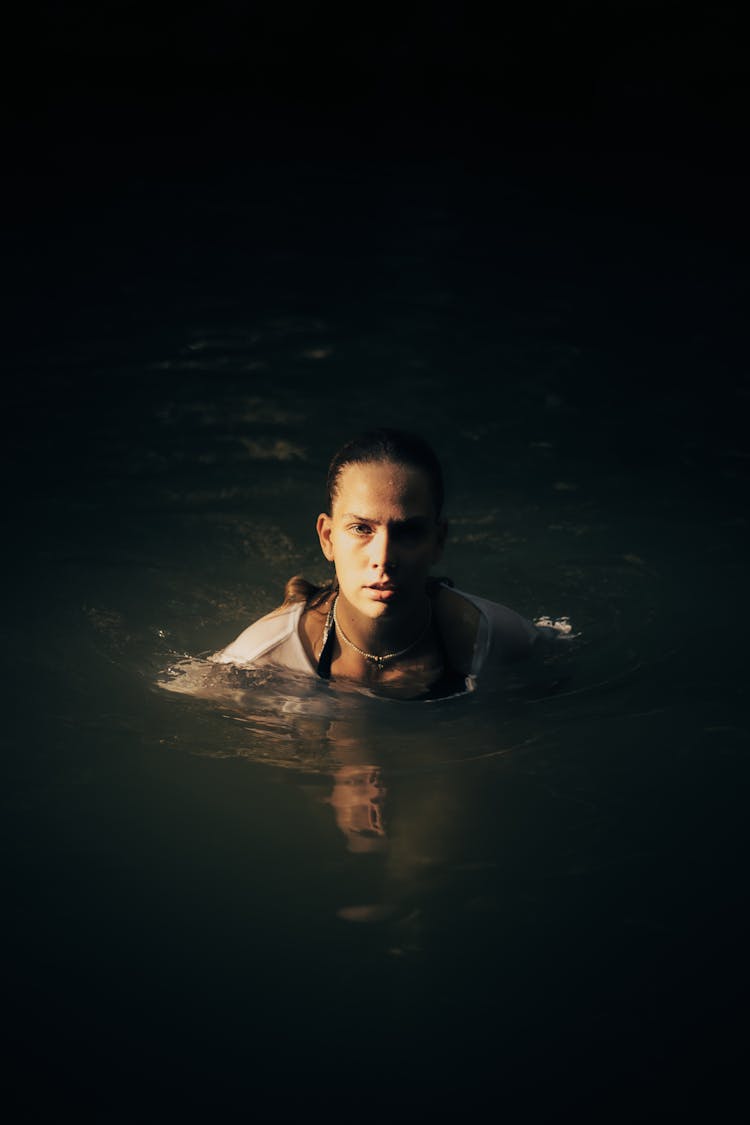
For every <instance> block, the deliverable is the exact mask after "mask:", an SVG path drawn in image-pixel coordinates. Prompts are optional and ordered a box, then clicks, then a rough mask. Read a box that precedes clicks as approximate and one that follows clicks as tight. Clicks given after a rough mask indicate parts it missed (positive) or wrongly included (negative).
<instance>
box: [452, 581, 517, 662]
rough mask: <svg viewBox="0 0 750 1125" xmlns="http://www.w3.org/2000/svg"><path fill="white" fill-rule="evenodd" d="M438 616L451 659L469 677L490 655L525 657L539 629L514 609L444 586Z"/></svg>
mask: <svg viewBox="0 0 750 1125" xmlns="http://www.w3.org/2000/svg"><path fill="white" fill-rule="evenodd" d="M438 614H439V622H440V627H441V630H442V633H443V637H444V641H445V644H446V647H447V649H448V652H449V654H450V656H451V659H452V660H453V661H454V662H456V663H457V664H458V667H459V668H460V670H461V671H466V672H467V674H468V673H469V672H472V673H474V674H476V673H477V672H478V671H479V670H480V668H481V667H482V666H483V665H484V664H485V662H486V661H487V659H488V658H489V656H490V654H493V655H495V656H501V657H502V658H504V659H511V660H512V659H517V658H519V657H522V656H525V655H526V654H527V653H529V652H530V651H531V648H532V646H533V644H534V641H535V640H536V635H537V630H536V628H535V626H534V625H533V624H532V623H531V622H530V621H528V620H527V619H526V618H525V617H522V616H521V614H520V613H517V612H516V611H515V610H514V609H510V608H509V607H508V606H505V605H501V604H500V603H499V602H493V601H490V600H489V599H488V598H481V597H478V596H477V595H476V594H470V593H467V592H466V591H465V590H457V589H455V588H454V587H449V586H442V587H441V589H440V593H439V600H438Z"/></svg>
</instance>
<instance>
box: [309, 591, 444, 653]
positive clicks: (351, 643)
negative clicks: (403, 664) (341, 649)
mask: <svg viewBox="0 0 750 1125" xmlns="http://www.w3.org/2000/svg"><path fill="white" fill-rule="evenodd" d="M338 600H339V598H338V594H337V595H336V597H335V599H334V602H333V608H332V610H331V616H332V618H333V624H334V625H335V626H336V629H337V630H338V633H339V636H340V637H341V640H342V641H343V642H344V644H347V645H349V648H353V649H354V651H355V652H358V653H359V655H360V656H363V657H364V658H365V660H369V661H370V663H371V664H374V665H375V666H376V667H377V669H378V671H379V672H382V671H383V668H384V667H385V664H386V661H388V660H395V659H396V657H397V656H405V655H406V653H407V652H411V650H412V649H413V648H416V647H417V645H418V644H419V642H420V641H421V640H423V639H424V638H425V637H426V636H427V631H428V629H429V628H430V625H431V624H432V603H431V602H428V603H427V624H426V625H425V627H424V629H423V630H422V632H421V633H420V634H419V636H418V637H417V639H416V640H415V641H412V642H411V644H410V645H407V646H406V648H400V649H399V650H398V652H384V653H383V655H382V656H378V655H377V653H374V652H365V650H364V649H363V648H359V647H358V646H357V645H355V643H354V641H350V640H349V638H348V637H347V635H346V633H345V632H344V630H343V629H342V628H341V626H340V625H339V622H338V618H337V617H336V602H338ZM326 624H327V623H326ZM328 632H329V629H326V630H325V636H324V640H323V647H325V642H326V640H327V639H328Z"/></svg>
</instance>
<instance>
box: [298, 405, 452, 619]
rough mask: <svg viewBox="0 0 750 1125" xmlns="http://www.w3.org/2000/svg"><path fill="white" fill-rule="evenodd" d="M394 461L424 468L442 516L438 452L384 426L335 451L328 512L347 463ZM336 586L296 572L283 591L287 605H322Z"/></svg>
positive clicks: (414, 436)
mask: <svg viewBox="0 0 750 1125" xmlns="http://www.w3.org/2000/svg"><path fill="white" fill-rule="evenodd" d="M388 461H392V462H394V463H395V464H397V465H409V466H411V467H412V468H414V469H421V470H422V472H423V473H425V475H426V476H427V479H428V481H429V482H430V490H431V492H432V497H433V500H434V501H435V518H436V519H439V518H440V514H441V512H442V510H443V502H444V499H445V489H444V485H443V470H442V468H441V467H440V462H439V461H438V459H437V455H436V453H435V451H434V449H433V448H432V446H430V445H428V443H427V442H426V441H425V440H424V439H423V438H421V437H418V436H417V434H412V433H409V432H407V431H406V430H393V429H388V428H384V427H381V428H379V429H376V430H367V431H366V432H365V433H362V434H359V435H358V436H357V437H354V438H352V439H351V440H350V441H347V442H346V443H345V444H344V445H342V446H341V448H340V449H339V450H338V451H337V452H336V453H334V455H333V457H332V458H331V463H330V465H329V466H328V474H327V476H326V504H327V507H326V511H327V512H328V513H329V514H330V513H331V511H332V510H333V503H334V501H335V499H336V496H337V493H338V490H339V481H340V478H341V473H342V471H343V470H344V469H345V468H346V466H347V465H372V464H379V463H385V462H388ZM336 588H337V580H336V577H335V575H334V578H333V580H332V581H331V582H328V583H326V584H325V585H323V586H316V585H315V584H314V583H313V582H308V580H307V579H306V578H303V577H302V576H301V575H299V574H296V575H295V576H294V577H293V578H290V579H289V581H288V582H287V584H286V588H285V590H284V602H283V605H284V606H289V605H293V604H294V603H295V602H301V601H304V602H306V604H307V606H308V608H310V609H315V608H316V607H317V606H319V605H322V603H323V602H324V601H325V600H326V598H327V597H328V596H329V594H331V593H333V591H334V590H335V589H336Z"/></svg>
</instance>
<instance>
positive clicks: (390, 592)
mask: <svg viewBox="0 0 750 1125" xmlns="http://www.w3.org/2000/svg"><path fill="white" fill-rule="evenodd" d="M365 590H367V591H368V592H369V593H370V594H371V595H372V597H373V598H375V599H376V600H377V601H381V602H386V601H389V600H390V599H391V598H392V597H393V596H394V595H395V593H396V588H395V586H365Z"/></svg>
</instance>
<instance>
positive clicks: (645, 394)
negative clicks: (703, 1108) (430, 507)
mask: <svg viewBox="0 0 750 1125" xmlns="http://www.w3.org/2000/svg"><path fill="white" fill-rule="evenodd" d="M105 155H106V154H105ZM173 155H174V154H172V156H173ZM149 156H150V158H151V159H152V160H153V166H152V168H151V170H150V172H149V171H148V170H144V169H139V167H137V166H134V164H133V163H132V161H131V163H130V164H128V163H127V162H128V160H129V159H130V157H129V154H128V153H125V155H124V156H122V157H121V159H122V161H123V165H127V169H126V171H127V174H122V175H121V174H119V173H120V171H121V169H120V166H119V165H118V162H117V158H116V154H115V155H113V154H112V153H110V154H109V163H108V162H107V160H106V159H103V160H102V161H101V162H96V163H94V162H93V161H89V162H87V163H84V164H83V165H81V164H80V163H79V164H76V163H75V161H74V162H73V163H72V165H71V166H72V167H73V168H76V169H77V171H76V172H75V173H71V177H72V179H71V181H70V182H69V183H68V182H66V181H65V179H64V177H63V176H62V175H61V173H60V170H59V168H58V170H57V181H56V185H57V186H56V190H57V193H58V194H57V195H56V196H55V199H54V200H52V201H48V206H47V207H46V209H44V211H43V212H42V214H43V215H44V218H43V219H39V218H36V219H33V218H31V217H29V216H28V215H27V216H26V219H25V220H24V222H25V225H24V222H22V223H21V226H20V227H19V228H17V229H16V231H15V233H14V234H13V236H12V238H11V256H10V259H9V260H10V261H11V263H12V265H13V271H14V276H13V283H12V284H11V286H10V287H9V303H10V308H11V309H12V310H15V313H14V316H15V319H14V322H13V324H12V325H11V329H10V335H9V358H8V361H7V362H8V364H9V375H10V383H9V384H7V383H6V390H5V391H4V394H5V395H6V402H5V420H6V427H5V431H6V432H5V447H6V452H8V453H9V455H10V459H9V466H10V467H9V469H8V470H7V475H6V493H7V495H6V504H7V512H8V514H7V520H8V524H7V526H8V531H9V538H8V545H7V548H6V555H7V558H6V563H7V564H8V566H9V578H8V580H7V585H6V589H7V590H8V593H9V595H10V597H9V599H8V602H9V604H8V606H7V608H6V611H5V616H4V626H5V637H4V644H3V660H4V668H3V679H4V683H5V685H6V687H7V689H8V704H7V708H6V714H7V718H8V722H7V723H6V730H5V734H6V740H7V741H6V750H5V755H4V758H5V766H6V779H5V781H4V785H3V798H4V800H3V806H4V807H3V828H4V832H5V836H6V842H5V855H6V858H7V860H8V861H9V862H8V875H9V878H8V882H7V889H6V891H5V895H4V904H5V923H4V926H3V930H4V937H5V939H6V942H7V952H6V960H5V965H6V983H7V984H8V985H9V988H8V995H7V998H6V1018H5V1024H6V1028H7V1031H8V1033H9V1047H8V1051H7V1057H8V1058H9V1059H10V1060H11V1062H12V1073H13V1074H14V1076H15V1084H14V1085H15V1087H16V1089H17V1091H18V1092H19V1095H20V1099H21V1100H20V1103H19V1104H20V1105H21V1106H22V1107H23V1108H25V1109H26V1110H27V1111H28V1112H29V1114H30V1115H31V1116H33V1115H34V1112H35V1111H38V1110H40V1109H41V1107H42V1106H48V1105H50V1104H56V1105H58V1106H63V1105H64V1106H68V1105H71V1106H72V1105H76V1106H89V1107H90V1108H91V1107H94V1112H95V1114H96V1115H98V1116H99V1117H100V1118H101V1119H107V1118H108V1117H117V1116H118V1115H120V1114H122V1115H123V1116H127V1115H128V1114H129V1113H130V1112H133V1111H132V1110H131V1109H130V1108H129V1107H131V1106H132V1105H136V1106H140V1107H141V1109H142V1110H143V1107H144V1106H148V1107H152V1108H153V1106H154V1105H156V1104H157V1101H156V1099H159V1102H158V1104H160V1105H162V1104H163V1105H166V1106H167V1107H171V1110H172V1111H173V1112H174V1113H175V1114H176V1113H177V1112H183V1111H182V1109H179V1107H190V1106H191V1105H192V1106H195V1107H197V1106H205V1107H207V1109H206V1110H205V1112H211V1111H212V1110H213V1111H215V1112H217V1113H218V1112H220V1107H221V1106H225V1105H226V1104H233V1105H234V1106H235V1107H236V1106H240V1107H243V1106H247V1107H248V1112H250V1111H251V1110H252V1107H253V1106H254V1104H255V1099H257V1098H258V1097H259V1096H260V1095H261V1094H263V1095H266V1094H268V1093H269V1092H270V1093H274V1092H276V1095H277V1096H278V1097H279V1098H280V1099H290V1098H292V1099H299V1100H300V1102H302V1103H304V1102H305V1101H306V1100H307V1099H309V1098H311V1097H314V1098H315V1099H316V1103H315V1104H318V1105H323V1104H325V1105H326V1106H327V1107H328V1108H329V1109H330V1110H331V1111H333V1112H338V1111H339V1110H342V1109H343V1110H344V1111H345V1112H350V1113H354V1114H357V1112H358V1110H357V1107H358V1106H361V1107H362V1112H365V1109H366V1108H367V1109H369V1108H371V1107H373V1106H384V1107H387V1108H386V1109H385V1110H384V1112H388V1111H390V1112H391V1113H392V1114H393V1115H396V1116H397V1115H398V1112H399V1110H401V1109H405V1108H407V1107H412V1106H414V1107H421V1108H423V1109H424V1110H425V1112H426V1111H427V1110H428V1109H429V1110H433V1109H434V1108H435V1107H439V1106H440V1105H441V1104H442V1105H444V1106H445V1105H448V1104H453V1100H454V1099H455V1103H456V1105H459V1106H463V1107H464V1108H466V1107H472V1106H475V1105H478V1104H479V1103H480V1102H486V1101H487V1100H488V1099H490V1100H491V1101H494V1104H495V1105H496V1106H497V1107H498V1109H499V1110H500V1111H502V1109H503V1107H506V1108H509V1107H511V1106H516V1105H518V1104H520V1105H522V1106H525V1107H526V1108H527V1110H528V1111H529V1112H531V1110H532V1109H533V1108H534V1107H538V1106H539V1105H543V1106H546V1107H548V1109H549V1108H551V1107H555V1108H559V1107H561V1106H563V1105H564V1106H573V1105H577V1106H578V1107H579V1108H582V1107H585V1106H589V1107H595V1108H596V1109H597V1112H598V1113H599V1114H600V1115H601V1116H602V1117H603V1119H609V1118H610V1117H613V1116H616V1115H617V1114H618V1113H619V1112H620V1110H621V1109H623V1107H625V1106H629V1107H630V1106H633V1105H635V1106H637V1107H640V1109H641V1110H642V1111H643V1112H645V1110H646V1108H647V1107H654V1106H657V1105H658V1106H659V1107H661V1109H662V1110H663V1109H669V1108H670V1107H671V1108H673V1109H674V1108H675V1107H677V1106H680V1107H684V1106H685V1105H687V1104H690V1103H694V1102H695V1101H696V1100H698V1099H700V1098H707V1099H709V1100H710V1101H711V1103H712V1104H713V1105H714V1107H715V1106H716V1105H718V1104H719V1103H720V1102H721V1100H722V1098H723V1097H724V1096H725V1095H726V1096H727V1097H728V1096H729V1094H730V1093H731V1092H732V1091H733V1090H734V1089H735V1086H736V1084H737V1081H738V1068H739V1065H740V1060H741V1058H742V1057H743V1052H744V1033H743V1023H744V1019H743V1011H744V1007H743V1005H744V1003H745V1001H746V993H747V970H746V967H745V947H746V936H747V934H746V929H745V927H744V924H743V907H744V905H745V900H746V883H747V876H746V863H747V847H746V846H747V837H748V832H747V827H746V824H747V814H746V801H747V716H746V711H745V677H744V664H745V660H744V649H745V639H744V635H745V631H746V630H745V625H744V603H743V600H742V597H741V593H742V590H741V579H742V577H743V575H744V557H745V556H744V543H745V538H746V530H747V523H746V513H745V508H744V503H745V500H744V498H745V495H746V491H745V481H746V471H747V443H746V440H745V427H744V423H743V415H744V413H745V411H746V408H747V399H748V393H749V391H750V386H749V385H748V383H747V377H746V376H747V373H746V369H745V368H744V367H743V365H742V363H741V361H740V356H741V354H742V349H741V346H740V336H741V334H740V331H739V323H738V312H739V308H740V294H741V290H742V277H743V273H742V269H741V265H740V258H739V253H738V251H737V250H736V248H735V247H734V246H733V243H732V240H731V238H730V237H729V236H728V232H727V224H728V219H727V217H726V214H722V211H721V207H720V205H719V204H720V196H721V192H720V190H719V188H718V187H716V185H714V187H713V194H712V195H711V196H710V199H711V201H712V207H711V208H709V209H708V210H703V209H698V210H697V211H696V210H695V208H694V206H693V205H694V204H695V202H696V200H697V199H698V198H699V195H700V188H699V187H696V186H695V179H693V181H692V182H693V189H692V194H691V195H690V196H689V198H688V200H687V201H686V199H685V196H684V195H680V194H679V192H678V191H677V190H676V188H677V186H678V185H679V183H680V182H681V178H682V173H681V171H680V169H679V168H677V169H671V170H670V172H669V174H667V172H666V171H665V170H664V169H663V168H662V169H661V174H660V177H659V178H658V179H656V180H655V181H652V182H651V183H650V186H649V166H648V162H647V161H646V162H642V163H641V164H640V165H638V166H637V167H633V166H632V165H629V164H628V161H627V160H626V159H625V157H624V156H623V157H622V158H621V160H620V162H619V163H618V158H617V157H616V155H615V154H613V153H610V154H609V157H608V160H609V163H607V162H606V161H605V162H604V163H596V162H590V163H589V164H588V165H586V167H579V168H578V169H577V170H576V171H573V172H570V171H568V172H567V173H563V172H562V171H561V169H560V168H559V167H557V166H556V164H555V155H554V153H552V152H548V153H546V154H545V155H543V156H540V155H539V154H536V155H534V154H533V153H526V154H525V155H524V156H523V158H521V157H516V158H515V160H514V161H513V162H510V163H508V164H507V165H505V166H503V165H501V163H499V162H497V161H495V162H494V163H493V162H489V163H488V162H487V161H484V162H483V161H482V160H481V159H480V158H479V157H476V159H475V161H474V163H473V164H471V162H470V163H469V165H468V166H465V165H462V164H460V163H457V162H455V161H449V160H447V159H446V160H441V159H439V158H437V157H434V156H432V157H431V158H430V159H427V158H425V159H423V160H419V161H417V160H413V161H410V160H408V159H406V158H405V157H404V156H403V155H400V156H399V155H398V154H397V155H396V156H394V157H393V158H391V159H390V160H388V161H383V160H376V159H372V160H369V161H368V159H366V157H365V156H364V155H363V154H362V153H361V152H360V153H359V154H358V155H357V157H356V159H352V160H347V159H344V158H337V159H334V158H331V157H328V158H326V159H323V158H317V159H316V158H315V157H314V155H310V158H309V159H294V160H292V159H286V160H282V159H278V158H273V159H271V158H270V157H267V158H262V159H261V158H260V157H259V158H258V159H255V160H254V159H253V158H252V156H251V155H246V156H245V157H244V159H243V160H242V162H241V163H240V164H239V165H238V166H236V167H235V166H234V165H232V164H231V162H229V161H227V160H226V159H225V160H223V161H222V160H219V161H218V165H216V163H215V162H212V161H211V160H209V159H207V157H206V154H205V152H204V153H202V154H200V155H198V154H196V157H195V159H189V158H188V157H183V163H182V164H181V165H179V166H177V167H176V169H175V170H174V172H173V173H171V174H170V172H169V171H168V169H167V168H166V167H165V165H167V164H168V161H164V163H163V164H162V165H160V164H159V162H158V146H157V145H156V144H155V143H154V147H153V150H149ZM581 159H583V157H581ZM145 163H146V160H145V158H144V164H145ZM81 168H84V169H85V175H84V173H83V172H82V171H81ZM76 177H77V178H76ZM551 183H552V184H554V186H553V187H551V186H550V184H551ZM26 187H27V189H28V192H29V193H30V194H31V197H33V193H34V191H37V192H39V193H41V192H42V188H41V187H40V185H39V183H37V182H32V181H31V180H29V181H28V183H26ZM673 189H674V190H673ZM714 205H715V206H714ZM14 239H15V241H14ZM372 422H378V423H385V424H394V423H395V424H401V425H404V426H408V427H411V428H415V429H417V430H419V431H420V432H422V433H423V434H425V435H426V436H427V437H428V438H429V439H431V440H432V441H433V442H434V444H435V445H436V447H437V449H438V450H439V452H440V454H441V455H442V457H443V459H444V462H445V467H446V474H447V477H448V482H449V503H448V509H449V516H450V517H451V542H450V545H449V548H448V551H447V556H446V559H445V565H444V567H443V568H442V569H444V571H445V572H446V573H448V574H450V575H451V576H452V577H453V578H454V580H455V581H456V583H457V585H459V586H460V587H463V588H464V589H468V590H471V591H473V592H475V593H477V594H480V595H483V596H486V597H490V598H493V599H496V600H498V601H502V602H504V603H506V604H508V605H511V606H513V607H514V608H516V609H518V610H519V611H520V612H522V613H524V614H526V615H528V616H530V617H535V616H538V615H539V614H542V613H549V614H551V615H553V616H560V615H567V616H569V617H570V619H571V621H572V623H573V626H574V629H575V631H576V633H577V634H578V636H577V638H576V639H575V640H574V641H573V642H571V644H570V645H569V646H568V648H566V649H565V651H564V653H562V654H557V655H555V656H554V657H553V658H550V659H549V660H548V661H539V662H537V663H536V664H535V665H534V666H533V667H529V668H527V669H524V670H523V673H522V674H521V673H519V675H518V676H517V677H513V678H512V679H511V680H510V681H509V682H507V683H504V684H497V685H486V689H485V690H484V691H482V692H479V693H478V694H477V695H476V696H472V697H470V698H466V699H462V700H454V701H445V702H441V703H436V704H425V705H420V704H415V705H411V706H410V705H403V704H388V703H383V702H382V701H381V702H380V703H378V702H374V701H371V700H366V699H363V698H361V697H356V696H351V697H349V696H347V695H346V694H345V693H340V692H339V693H337V692H336V691H335V690H331V689H330V688H328V687H320V686H317V685H314V686H313V687H311V686H310V685H307V684H306V685H296V686H295V685H293V684H292V685H290V684H289V683H288V682H285V681H283V680H280V679H279V677H275V676H270V677H267V676H261V677H253V676H250V677H246V678H244V679H237V680H236V681H231V682H227V683H226V684H224V685H223V686H222V693H223V694H220V696H219V697H215V698H213V699H202V698H195V697H192V696H190V695H186V694H175V693H174V692H168V691H165V690H164V688H163V686H160V682H161V681H163V680H164V679H167V680H169V676H170V673H169V671H168V670H169V669H170V668H171V669H174V668H179V667H184V666H185V663H184V662H185V661H188V660H189V659H190V658H196V657H198V656H199V655H200V654H202V653H203V654H205V653H206V652H208V651H211V650H213V649H215V648H217V647H219V646H220V645H222V644H224V643H226V642H227V641H228V640H230V639H231V638H232V637H233V636H235V635H236V634H237V632H239V630H240V629H241V628H242V627H244V626H245V625H246V624H247V623H248V622H250V621H251V620H253V619H254V618H255V617H257V616H258V615H260V614H261V613H262V612H265V611H266V610H268V609H269V608H271V607H272V606H273V605H274V604H276V603H277V602H278V600H279V597H280V591H281V588H282V585H283V582H284V581H285V580H286V578H287V577H288V576H289V575H290V574H292V573H295V572H299V571H304V572H305V573H307V574H308V575H310V576H312V577H315V576H319V575H322V574H323V573H325V572H324V569H323V564H322V560H320V559H319V557H318V548H317V545H316V542H315V540H314V534H313V522H314V517H315V516H316V514H317V512H318V511H319V509H320V506H321V485H322V480H323V474H324V471H325V465H326V462H327V459H328V457H329V456H330V453H331V452H332V450H333V449H334V448H335V447H336V446H337V445H338V444H339V443H340V442H341V441H342V440H343V439H344V438H346V437H347V436H348V435H349V434H350V432H351V431H353V430H356V429H358V428H360V427H362V426H364V425H368V424H370V423H372ZM193 667H194V666H193ZM363 828H364V829H365V832H364V834H363V832H362V829H363ZM323 1099H325V1101H323ZM167 1112H168V1111H167ZM168 1119H169V1113H168Z"/></svg>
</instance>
